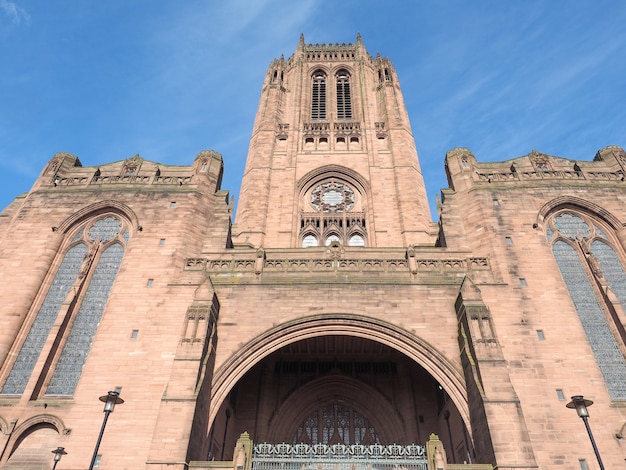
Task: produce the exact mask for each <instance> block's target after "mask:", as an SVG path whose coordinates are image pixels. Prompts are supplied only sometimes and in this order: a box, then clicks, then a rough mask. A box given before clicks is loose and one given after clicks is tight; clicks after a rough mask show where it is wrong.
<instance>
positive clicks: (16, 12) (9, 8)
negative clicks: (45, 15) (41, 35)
mask: <svg viewBox="0 0 626 470" xmlns="http://www.w3.org/2000/svg"><path fill="white" fill-rule="evenodd" d="M0 10H1V11H2V12H3V13H4V15H5V16H7V17H8V18H9V20H10V21H11V23H13V24H15V25H19V24H29V23H30V15H29V14H28V12H27V11H26V10H24V9H23V8H22V7H20V6H18V5H17V3H15V2H9V1H8V0H0Z"/></svg>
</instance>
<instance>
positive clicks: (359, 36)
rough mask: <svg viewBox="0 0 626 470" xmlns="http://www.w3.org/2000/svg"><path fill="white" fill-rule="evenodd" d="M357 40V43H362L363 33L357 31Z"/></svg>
mask: <svg viewBox="0 0 626 470" xmlns="http://www.w3.org/2000/svg"><path fill="white" fill-rule="evenodd" d="M356 42H357V44H360V43H361V33H356Z"/></svg>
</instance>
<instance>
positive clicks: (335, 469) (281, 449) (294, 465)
mask: <svg viewBox="0 0 626 470" xmlns="http://www.w3.org/2000/svg"><path fill="white" fill-rule="evenodd" d="M400 469H401V470H428V464H427V458H426V449H425V447H423V446H419V445H408V446H400V445H397V444H393V445H388V446H383V445H380V444H374V445H359V444H354V445H350V446H347V445H343V444H334V445H325V444H314V445H308V444H295V445H290V444H265V443H264V444H257V445H255V446H254V449H253V453H252V470H400Z"/></svg>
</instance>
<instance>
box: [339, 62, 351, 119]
mask: <svg viewBox="0 0 626 470" xmlns="http://www.w3.org/2000/svg"><path fill="white" fill-rule="evenodd" d="M337 118H338V119H352V99H351V97H350V75H348V72H346V71H345V70H340V71H339V72H338V73H337Z"/></svg>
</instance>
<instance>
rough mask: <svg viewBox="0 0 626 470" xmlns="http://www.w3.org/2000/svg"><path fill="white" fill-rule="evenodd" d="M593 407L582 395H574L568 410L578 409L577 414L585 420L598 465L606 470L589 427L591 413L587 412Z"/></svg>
mask: <svg viewBox="0 0 626 470" xmlns="http://www.w3.org/2000/svg"><path fill="white" fill-rule="evenodd" d="M591 405H593V402H592V401H591V400H587V399H586V398H585V397H583V396H582V395H574V396H573V397H572V401H570V402H569V403H568V404H567V405H565V406H567V407H568V408H574V409H576V413H578V416H580V417H581V418H582V419H583V422H584V423H585V428H587V434H589V439H590V440H591V445H592V446H593V451H594V452H595V453H596V458H597V459H598V464H599V465H600V470H604V465H603V464H602V459H601V458H600V452H598V447H597V446H596V441H595V440H594V439H593V434H592V433H591V428H590V427H589V421H588V418H589V411H588V410H587V407H588V406H591Z"/></svg>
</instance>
